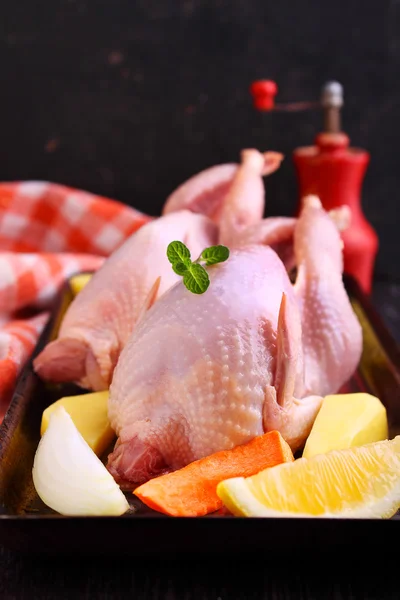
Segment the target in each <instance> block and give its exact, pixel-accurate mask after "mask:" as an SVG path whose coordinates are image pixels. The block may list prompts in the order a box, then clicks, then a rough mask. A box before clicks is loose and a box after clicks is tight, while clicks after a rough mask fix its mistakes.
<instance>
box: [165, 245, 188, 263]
mask: <svg viewBox="0 0 400 600" xmlns="http://www.w3.org/2000/svg"><path fill="white" fill-rule="evenodd" d="M167 257H168V260H169V262H170V263H171V264H173V265H175V264H176V263H183V264H184V265H190V264H191V262H192V261H191V258H190V251H189V248H186V246H185V244H184V243H183V242H178V241H175V242H171V243H170V244H168V248H167Z"/></svg>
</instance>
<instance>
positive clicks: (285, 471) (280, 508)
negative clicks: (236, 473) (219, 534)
mask: <svg viewBox="0 0 400 600" xmlns="http://www.w3.org/2000/svg"><path fill="white" fill-rule="evenodd" d="M217 494H218V496H219V497H220V498H221V500H222V501H223V502H224V504H225V506H226V507H227V508H228V509H229V510H230V511H231V512H232V513H233V514H235V515H238V516H244V517H340V518H352V519H355V518H360V519H362V518H376V519H385V518H390V517H391V516H393V515H394V514H395V513H396V512H397V510H398V509H399V508H400V436H397V437H395V438H394V439H393V440H386V441H383V442H375V443H372V444H366V445H365V446H357V447H354V448H346V449H345V450H332V451H331V452H328V453H327V454H318V455H317V456H313V457H312V458H299V459H297V460H295V461H294V462H293V463H290V464H285V465H278V466H276V467H273V468H272V469H265V470H264V471H262V472H261V473H258V475H254V476H253V477H248V478H244V477H236V478H234V479H228V480H227V481H222V482H221V483H220V484H218V487H217Z"/></svg>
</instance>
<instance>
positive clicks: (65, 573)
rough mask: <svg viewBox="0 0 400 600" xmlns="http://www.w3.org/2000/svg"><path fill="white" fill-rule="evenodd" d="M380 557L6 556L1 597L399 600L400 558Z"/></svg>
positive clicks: (34, 599)
mask: <svg viewBox="0 0 400 600" xmlns="http://www.w3.org/2000/svg"><path fill="white" fill-rule="evenodd" d="M110 543H111V540H110ZM116 543H118V542H117V541H116ZM133 543H134V542H133ZM155 543H156V540H155ZM210 543H212V540H210ZM266 544H273V540H266ZM349 544H351V540H349ZM372 553H373V555H372ZM378 553H379V549H376V548H371V558H370V559H365V560H364V561H361V562H360V561H359V560H358V559H357V548H354V555H353V556H350V557H349V556H347V557H346V558H344V557H342V556H326V557H325V558H324V557H323V558H319V559H317V558H315V557H312V556H311V557H303V558H301V549H299V554H298V555H295V556H286V557H276V558H275V559H269V560H262V558H257V559H255V558H254V557H253V558H251V559H244V560H241V561H230V562H229V561H224V560H223V559H221V560H220V561H218V562H210V561H204V560H194V559H191V558H188V559H186V560H184V561H179V562H177V561H175V560H173V559H171V558H170V559H166V560H164V561H159V562H154V561H153V562H151V563H148V562H145V561H143V562H142V561H139V562H133V561H128V560H123V561H121V560H120V559H118V560H107V561H104V560H96V561H94V560H91V561H87V560H80V559H76V560H73V561H64V562H61V561H59V560H55V559H54V560H52V559H50V560H48V561H46V562H44V561H35V560H27V561H23V560H21V559H19V558H17V559H16V558H11V559H10V558H9V557H7V556H5V557H1V555H0V557H1V560H2V567H1V569H2V577H1V580H0V595H1V598H2V600H56V599H57V600H75V599H76V600H126V599H132V600H261V599H262V600H264V599H265V600H286V599H289V598H290V599H291V600H314V599H315V600H382V599H385V600H386V599H387V600H389V599H393V600H398V598H399V584H398V569H397V570H396V562H395V559H393V561H391V562H388V563H386V564H382V562H380V561H379V558H377V556H376V555H377V554H378Z"/></svg>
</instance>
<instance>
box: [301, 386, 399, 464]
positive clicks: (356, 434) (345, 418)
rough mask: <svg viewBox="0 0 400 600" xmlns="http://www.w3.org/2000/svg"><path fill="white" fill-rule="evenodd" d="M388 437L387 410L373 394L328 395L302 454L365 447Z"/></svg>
mask: <svg viewBox="0 0 400 600" xmlns="http://www.w3.org/2000/svg"><path fill="white" fill-rule="evenodd" d="M387 437H388V422H387V416H386V409H385V407H384V406H383V404H382V402H381V401H380V400H379V399H378V398H376V397H375V396H372V395H371V394H365V393H357V394H335V395H331V396H326V397H325V398H324V400H323V403H322V406H321V409H320V411H319V413H318V415H317V418H316V419H315V421H314V425H313V427H312V430H311V433H310V435H309V436H308V438H307V442H306V445H305V447H304V451H303V456H304V457H305V458H310V457H311V456H315V455H316V454H321V453H325V452H329V451H330V450H341V449H344V448H351V447H353V446H363V445H364V444H370V443H372V442H379V441H381V440H385V439H387Z"/></svg>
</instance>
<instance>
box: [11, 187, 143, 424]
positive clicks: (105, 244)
mask: <svg viewBox="0 0 400 600" xmlns="http://www.w3.org/2000/svg"><path fill="white" fill-rule="evenodd" d="M151 218H152V217H149V216H147V215H145V214H143V213H141V212H139V211H137V210H135V209H133V208H130V207H129V206H125V205H124V204H121V203H119V202H116V201H114V200H110V199H108V198H103V197H101V196H96V195H94V194H90V193H87V192H83V191H81V190H77V189H73V188H68V187H65V186H62V185H56V184H52V183H47V182H36V181H28V182H22V183H4V184H0V422H1V420H2V418H3V416H4V413H5V411H6V409H7V407H8V404H9V402H10V399H11V396H12V392H13V389H14V386H15V381H16V378H17V376H18V373H19V372H20V370H21V368H22V367H23V365H24V363H25V362H26V360H27V358H28V357H29V355H30V353H31V352H32V350H33V348H34V346H35V343H36V341H37V339H38V337H39V335H40V333H41V331H42V329H43V327H44V325H45V323H46V321H47V319H48V316H49V313H48V312H47V311H48V309H49V308H50V307H51V304H52V301H53V300H54V298H55V296H56V294H57V292H58V290H59V289H60V287H61V285H62V283H63V282H64V281H65V279H66V278H68V277H69V276H71V275H73V274H74V273H78V272H80V271H94V270H96V269H98V268H99V266H100V265H101V264H102V262H103V261H104V257H106V256H108V255H109V254H110V253H111V252H113V250H115V249H116V248H117V247H118V246H120V245H121V243H122V242H123V241H124V240H125V239H126V238H127V237H128V236H129V235H131V234H132V233H133V232H134V231H136V230H137V229H139V227H141V226H142V225H144V224H145V223H147V222H148V221H150V220H151Z"/></svg>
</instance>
